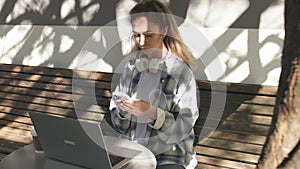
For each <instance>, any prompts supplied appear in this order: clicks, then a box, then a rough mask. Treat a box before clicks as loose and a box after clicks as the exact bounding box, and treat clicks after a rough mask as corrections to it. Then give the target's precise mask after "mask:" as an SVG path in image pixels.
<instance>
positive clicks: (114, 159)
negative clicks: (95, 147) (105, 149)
mask: <svg viewBox="0 0 300 169" xmlns="http://www.w3.org/2000/svg"><path fill="white" fill-rule="evenodd" d="M109 159H110V162H111V165H112V166H115V165H116V164H118V163H119V162H121V161H122V160H124V159H125V157H121V156H117V155H113V154H109Z"/></svg>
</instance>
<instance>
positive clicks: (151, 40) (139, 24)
mask: <svg viewBox="0 0 300 169" xmlns="http://www.w3.org/2000/svg"><path fill="white" fill-rule="evenodd" d="M132 32H133V36H134V38H135V41H136V43H137V45H138V47H139V49H141V50H142V52H143V53H145V54H146V55H148V56H149V57H161V54H159V53H162V50H164V48H165V46H164V43H163V39H164V36H165V34H166V32H167V29H163V30H162V29H161V28H160V26H159V25H158V24H156V23H153V22H151V21H149V20H148V19H147V18H146V17H143V16H141V17H138V18H136V19H135V20H133V21H132Z"/></svg>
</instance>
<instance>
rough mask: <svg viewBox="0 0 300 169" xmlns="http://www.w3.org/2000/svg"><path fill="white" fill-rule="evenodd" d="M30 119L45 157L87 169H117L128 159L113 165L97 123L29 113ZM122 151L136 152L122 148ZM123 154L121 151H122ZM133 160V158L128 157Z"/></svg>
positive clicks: (137, 152)
mask: <svg viewBox="0 0 300 169" xmlns="http://www.w3.org/2000/svg"><path fill="white" fill-rule="evenodd" d="M29 114H30V117H31V120H32V123H33V125H34V127H35V130H36V132H37V134H38V137H39V141H40V143H41V145H42V147H43V150H44V152H45V155H46V156H47V157H49V158H52V159H55V160H59V161H63V162H67V163H71V164H75V165H79V166H82V167H86V168H103V169H106V168H107V169H111V168H119V167H121V166H123V165H124V164H126V163H127V162H128V161H129V160H130V159H131V158H123V159H124V160H122V161H121V162H119V163H118V164H117V165H114V166H113V165H112V164H111V161H110V158H109V154H108V151H107V149H106V144H105V142H104V138H103V134H102V131H101V127H100V123H97V122H92V121H83V120H78V119H71V118H65V117H60V116H55V115H49V114H45V113H38V112H30V113H29ZM121 149H124V151H133V152H131V153H133V154H134V153H135V154H136V155H137V154H139V153H140V152H139V151H136V150H131V149H127V150H125V149H126V148H124V147H122V148H121ZM122 151H123V150H122ZM131 157H133V156H131Z"/></svg>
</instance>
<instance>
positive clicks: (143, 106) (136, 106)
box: [120, 99, 156, 120]
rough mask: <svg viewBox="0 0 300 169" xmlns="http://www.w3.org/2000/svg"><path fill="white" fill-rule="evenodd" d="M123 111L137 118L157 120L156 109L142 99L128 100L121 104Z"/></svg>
mask: <svg viewBox="0 0 300 169" xmlns="http://www.w3.org/2000/svg"><path fill="white" fill-rule="evenodd" d="M120 106H121V110H122V111H126V112H128V113H130V114H133V115H135V116H146V117H149V118H150V119H151V120H156V107H154V106H153V105H151V104H150V103H149V102H146V101H144V100H140V99H127V100H124V101H122V103H120Z"/></svg>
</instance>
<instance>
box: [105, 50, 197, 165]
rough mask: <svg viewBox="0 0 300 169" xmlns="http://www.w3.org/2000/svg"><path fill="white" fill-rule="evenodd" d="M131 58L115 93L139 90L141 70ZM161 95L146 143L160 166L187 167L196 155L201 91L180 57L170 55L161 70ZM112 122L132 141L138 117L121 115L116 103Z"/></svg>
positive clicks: (112, 111)
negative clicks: (196, 124)
mask: <svg viewBox="0 0 300 169" xmlns="http://www.w3.org/2000/svg"><path fill="white" fill-rule="evenodd" d="M140 59H141V58H138V57H135V58H131V59H130V60H129V62H128V64H127V65H126V66H125V70H124V72H123V74H122V76H121V78H120V81H119V82H118V84H117V86H116V89H115V91H122V92H124V93H127V94H128V95H129V96H132V95H133V94H134V93H135V92H136V90H137V84H138V82H139V79H140V75H141V71H140V70H139V69H138V67H137V63H138V62H139V61H140ZM160 69H161V71H160V73H161V76H160V85H159V89H160V91H162V92H160V93H158V94H157V97H155V98H157V102H156V105H155V106H157V119H156V121H152V122H149V123H148V126H149V127H148V128H147V136H149V137H147V138H146V140H147V144H146V145H145V146H146V147H147V148H148V149H150V150H151V151H152V152H153V154H154V155H155V156H156V159H157V164H158V165H162V164H174V163H176V164H180V165H183V166H184V167H186V166H187V165H188V164H189V162H190V160H191V159H192V155H193V154H194V148H193V142H194V131H193V126H194V124H195V122H196V120H197V118H198V116H199V113H198V103H199V102H198V101H199V100H198V99H199V97H198V90H197V86H196V82H195V79H194V75H193V73H192V71H191V69H190V68H189V66H188V65H187V64H186V63H185V62H183V61H182V60H180V59H179V58H178V57H176V56H174V55H172V54H169V55H167V56H166V57H165V58H164V60H163V62H162V66H161V67H160ZM110 111H111V119H112V123H113V125H114V128H115V129H116V130H117V131H118V132H120V133H121V137H123V138H127V139H129V140H133V137H134V133H135V130H136V126H137V120H136V118H137V117H136V116H134V115H131V114H128V113H123V112H122V113H121V112H120V111H119V109H118V108H117V106H116V104H115V102H114V100H113V99H112V100H111V103H110Z"/></svg>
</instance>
